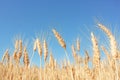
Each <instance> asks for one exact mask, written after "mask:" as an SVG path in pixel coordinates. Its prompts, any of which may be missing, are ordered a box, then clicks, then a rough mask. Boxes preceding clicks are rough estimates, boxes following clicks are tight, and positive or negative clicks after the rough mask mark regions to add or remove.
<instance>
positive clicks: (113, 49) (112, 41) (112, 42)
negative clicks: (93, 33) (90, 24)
mask: <svg viewBox="0 0 120 80" xmlns="http://www.w3.org/2000/svg"><path fill="white" fill-rule="evenodd" d="M98 26H99V28H100V29H102V30H103V31H104V32H105V33H106V35H107V36H108V38H109V39H110V48H111V49H110V50H111V54H112V56H113V58H117V57H118V54H117V42H116V40H115V37H114V36H113V35H112V33H111V31H110V30H109V29H108V28H107V27H105V26H104V25H102V24H98Z"/></svg>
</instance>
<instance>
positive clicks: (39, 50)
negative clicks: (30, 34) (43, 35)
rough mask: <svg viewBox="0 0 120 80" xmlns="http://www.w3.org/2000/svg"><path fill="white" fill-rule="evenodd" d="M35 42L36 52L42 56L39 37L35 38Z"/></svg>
mask: <svg viewBox="0 0 120 80" xmlns="http://www.w3.org/2000/svg"><path fill="white" fill-rule="evenodd" d="M36 44H37V49H38V53H39V55H40V57H42V46H41V42H40V40H39V39H36Z"/></svg>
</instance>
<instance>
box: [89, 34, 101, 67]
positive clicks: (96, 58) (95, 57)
mask: <svg viewBox="0 0 120 80" xmlns="http://www.w3.org/2000/svg"><path fill="white" fill-rule="evenodd" d="M91 40H92V45H93V64H94V65H95V66H96V67H99V64H100V51H99V48H98V42H97V39H96V37H95V36H94V34H93V33H91Z"/></svg>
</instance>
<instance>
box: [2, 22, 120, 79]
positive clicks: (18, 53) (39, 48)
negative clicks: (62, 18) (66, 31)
mask: <svg viewBox="0 0 120 80" xmlns="http://www.w3.org/2000/svg"><path fill="white" fill-rule="evenodd" d="M97 26H98V29H99V30H101V31H102V32H103V33H104V35H105V36H106V37H107V38H108V39H109V41H108V42H109V44H110V45H109V46H108V47H109V48H110V49H109V50H108V49H107V48H106V47H105V46H104V45H99V42H98V39H97V38H96V36H95V35H94V32H91V39H90V40H91V43H92V48H91V49H92V54H93V55H92V56H93V57H90V55H89V53H88V51H87V50H85V51H84V53H81V54H84V55H85V57H81V56H80V55H79V54H77V52H79V51H80V48H81V45H80V43H81V42H80V39H79V38H77V39H76V44H73V45H71V52H72V56H73V60H74V61H73V62H70V58H69V56H68V54H69V53H68V51H67V50H66V47H67V46H66V42H65V40H64V39H63V38H62V35H60V33H58V32H57V30H56V29H52V30H51V31H52V33H53V35H54V36H55V37H54V38H55V39H56V40H57V41H58V45H60V46H61V47H62V48H63V50H64V52H65V53H63V54H65V55H66V60H65V61H64V62H63V63H61V64H58V62H57V61H56V59H55V58H54V57H53V54H52V52H49V51H48V48H49V47H48V43H47V41H46V40H43V41H41V40H40V39H39V38H36V39H35V41H34V44H33V51H34V52H37V53H38V54H39V60H40V66H32V65H31V60H32V57H33V56H34V55H36V54H34V53H33V54H32V57H31V58H30V57H29V53H28V50H27V46H25V45H24V44H23V41H22V40H21V39H18V40H16V41H15V43H14V52H13V53H12V55H10V51H9V49H6V51H5V53H4V55H3V56H2V59H1V61H0V80H120V63H119V61H120V50H119V48H118V43H117V41H116V38H115V36H114V35H113V33H112V32H111V31H110V29H108V28H107V27H106V26H104V25H103V24H101V23H98V24H97ZM100 50H102V52H103V53H104V54H105V56H106V58H105V59H104V60H102V59H101V57H100V54H101V51H100ZM48 54H49V55H48ZM42 55H43V56H42ZM33 58H34V57H33ZM42 58H43V59H44V65H42V64H41V63H42ZM21 59H22V60H21ZM47 59H49V60H47ZM89 63H92V65H89ZM41 66H44V67H41Z"/></svg>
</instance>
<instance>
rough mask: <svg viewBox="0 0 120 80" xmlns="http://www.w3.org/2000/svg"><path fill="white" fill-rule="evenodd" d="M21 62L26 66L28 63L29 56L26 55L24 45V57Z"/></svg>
mask: <svg viewBox="0 0 120 80" xmlns="http://www.w3.org/2000/svg"><path fill="white" fill-rule="evenodd" d="M23 62H24V65H25V66H26V67H28V65H29V57H28V52H27V50H26V47H24V57H23Z"/></svg>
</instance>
